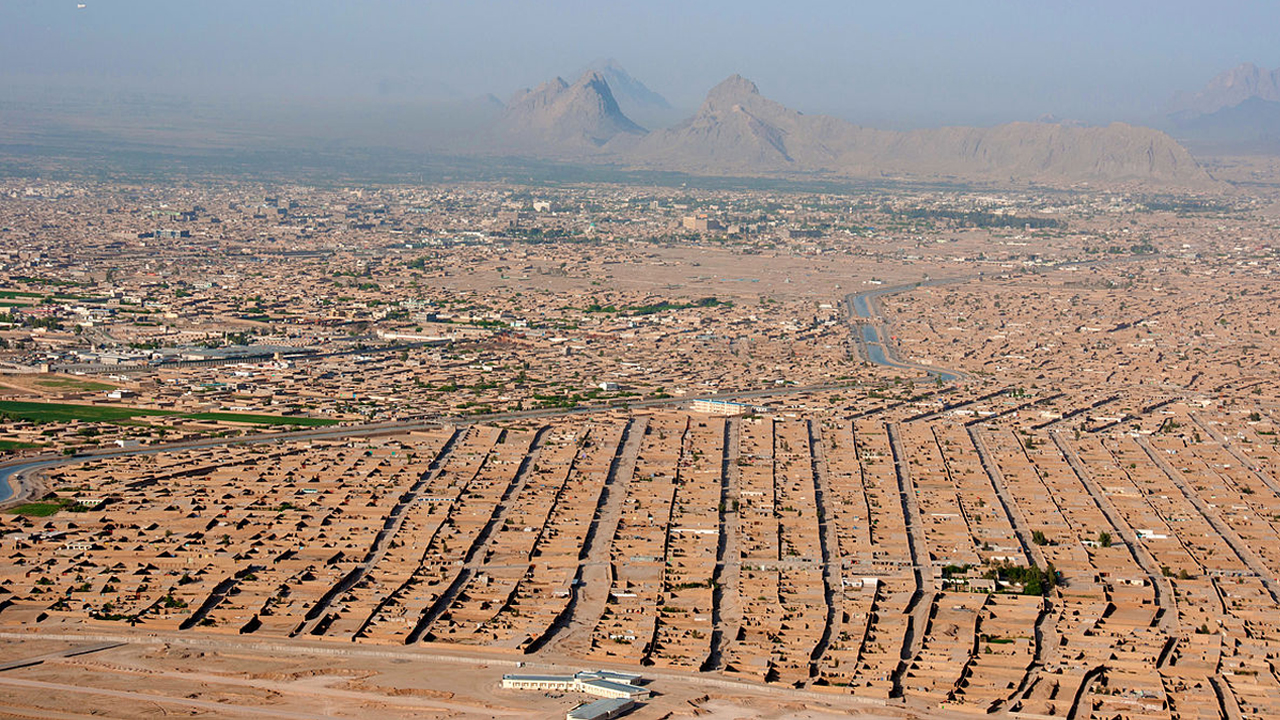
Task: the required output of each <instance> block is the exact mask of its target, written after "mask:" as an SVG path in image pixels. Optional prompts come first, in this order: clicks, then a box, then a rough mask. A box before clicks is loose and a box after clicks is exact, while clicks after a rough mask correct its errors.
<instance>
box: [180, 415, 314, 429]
mask: <svg viewBox="0 0 1280 720" xmlns="http://www.w3.org/2000/svg"><path fill="white" fill-rule="evenodd" d="M183 417H188V418H191V419H192V420H212V421H214V422H233V423H252V424H254V425H306V426H308V427H323V426H326V425H337V424H338V421H337V420H331V419H329V418H313V417H286V416H284V415H254V414H252V413H219V412H207V413H193V414H191V415H184V416H183Z"/></svg>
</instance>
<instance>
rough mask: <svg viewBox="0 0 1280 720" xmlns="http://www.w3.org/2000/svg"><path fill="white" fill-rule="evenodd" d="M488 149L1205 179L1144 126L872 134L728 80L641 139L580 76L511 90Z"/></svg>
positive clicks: (910, 170) (1032, 177)
mask: <svg viewBox="0 0 1280 720" xmlns="http://www.w3.org/2000/svg"><path fill="white" fill-rule="evenodd" d="M496 135H497V137H498V139H499V140H500V141H501V142H499V143H497V146H498V147H499V148H502V149H507V150H512V149H514V150H515V151H516V152H523V153H527V154H533V155H537V156H541V157H550V158H563V159H574V158H584V157H585V158H589V159H592V160H596V161H607V162H611V163H614V164H617V165H621V166H630V167H637V168H645V169H654V170H681V171H686V172H692V173H710V174H728V175H732V174H741V175H760V174H811V173H822V174H830V175H837V176H843V177H856V178H885V177H891V178H901V179H929V180H940V181H948V182H966V181H986V182H1039V183H1046V184H1064V183H1078V182H1136V183H1143V184H1149V185H1158V186H1203V185H1208V184H1211V183H1212V182H1213V181H1212V179H1211V178H1210V177H1209V176H1208V174H1207V173H1205V171H1204V170H1203V169H1202V168H1201V167H1200V166H1199V165H1198V164H1197V163H1196V162H1195V160H1194V159H1193V158H1192V157H1191V155H1190V154H1189V153H1188V152H1187V150H1186V149H1185V148H1183V147H1182V146H1181V145H1179V144H1178V143H1177V142H1176V141H1174V140H1173V139H1172V138H1170V137H1169V136H1168V135H1166V134H1164V133H1162V132H1159V131H1157V130H1152V129H1150V128H1144V127H1137V126H1132V125H1125V124H1122V123H1113V124H1112V125H1109V126H1106V127H1079V126H1074V125H1070V124H1060V123H1009V124H1005V125H998V126H995V127H990V128H972V127H946V128H937V129H928V130H913V131H909V132H898V131H890V130H876V129H872V128H865V127H860V126H857V125H854V124H853V123H850V122H847V121H844V120H840V119H838V118H834V117H830V116H825V115H805V114H803V113H801V112H798V111H796V110H793V109H791V108H788V107H786V106H785V105H782V104H781V103H778V102H776V101H774V100H771V99H769V98H766V97H764V96H763V95H761V94H760V91H759V89H758V88H757V87H756V85H755V84H754V83H752V82H751V81H750V80H747V79H745V78H743V77H741V76H738V75H734V76H731V77H730V78H728V79H726V80H725V81H724V82H722V83H720V84H719V85H717V86H716V87H714V88H712V89H711V91H710V92H709V93H708V94H707V97H706V99H705V100H704V101H703V103H702V105H701V107H699V109H698V111H697V112H696V113H694V115H693V116H692V117H690V118H688V119H687V120H685V121H683V122H681V123H680V124H678V125H676V126H674V127H671V128H668V129H665V130H657V131H654V132H650V133H646V132H645V131H644V130H643V129H642V128H640V127H639V126H638V125H636V123H634V122H632V121H631V120H630V119H629V118H628V117H627V116H626V115H625V114H624V113H623V112H622V111H621V110H620V108H619V106H618V104H617V101H616V100H615V99H614V97H613V94H612V91H611V89H610V87H609V84H608V81H607V79H606V78H605V77H604V75H603V74H602V73H601V72H599V71H588V72H587V73H586V74H584V75H583V77H582V78H580V79H579V80H578V81H577V82H576V83H574V84H573V85H569V84H568V83H566V82H565V81H564V80H562V79H560V78H556V79H555V80H552V81H551V82H549V83H544V84H543V85H541V86H539V87H538V88H536V89H533V90H528V91H522V92H520V93H517V94H516V95H515V96H514V97H513V98H512V99H511V100H510V101H509V102H508V103H507V106H506V109H505V110H504V111H503V113H502V117H501V118H500V120H499V122H498V123H497V133H496Z"/></svg>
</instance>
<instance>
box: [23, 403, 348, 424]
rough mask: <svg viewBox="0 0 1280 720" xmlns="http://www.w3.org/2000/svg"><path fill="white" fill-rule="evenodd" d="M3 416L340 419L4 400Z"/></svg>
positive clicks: (67, 419) (274, 421) (38, 418)
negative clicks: (180, 411) (188, 411)
mask: <svg viewBox="0 0 1280 720" xmlns="http://www.w3.org/2000/svg"><path fill="white" fill-rule="evenodd" d="M0 415H3V416H6V417H9V418H15V419H19V420H30V421H32V422H70V421H72V420H81V421H84V422H121V424H129V425H133V424H136V423H130V422H122V421H128V420H129V419H130V418H135V417H166V416H167V417H175V416H176V417H183V418H190V419H192V420H210V421H213V422H236V423H250V424H254V425H304V426H307V427H321V426H326V425H336V424H338V421H337V420H331V419H328V418H309V417H285V416H282V415H255V414H253V413H222V412H208V413H179V412H175V411H173V410H151V409H148V408H131V407H120V406H116V405H71V404H65V403H46V402H28V401H21V400H0Z"/></svg>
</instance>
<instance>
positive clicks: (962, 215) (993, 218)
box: [885, 208, 1067, 230]
mask: <svg viewBox="0 0 1280 720" xmlns="http://www.w3.org/2000/svg"><path fill="white" fill-rule="evenodd" d="M885 212H887V213H888V214H890V215H896V216H898V217H904V218H910V219H912V220H947V221H950V222H952V223H953V224H955V225H956V226H957V227H980V228H991V227H996V228H999V227H1011V228H1021V227H1029V228H1032V229H1033V230H1041V229H1045V228H1065V227H1066V226H1067V224H1066V223H1065V222H1063V221H1061V220H1058V219H1056V218H1042V217H1018V216H1016V215H997V214H995V213H991V212H986V211H983V210H943V209H937V210H931V209H926V208H912V209H911V210H898V211H894V210H886V211H885Z"/></svg>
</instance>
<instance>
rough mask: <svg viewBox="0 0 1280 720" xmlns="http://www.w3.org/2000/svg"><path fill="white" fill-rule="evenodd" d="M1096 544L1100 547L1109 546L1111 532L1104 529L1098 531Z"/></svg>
mask: <svg viewBox="0 0 1280 720" xmlns="http://www.w3.org/2000/svg"><path fill="white" fill-rule="evenodd" d="M1098 544H1099V545H1101V546H1102V547H1111V533H1109V532H1107V531H1106V530H1103V531H1102V532H1100V533H1098Z"/></svg>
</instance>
